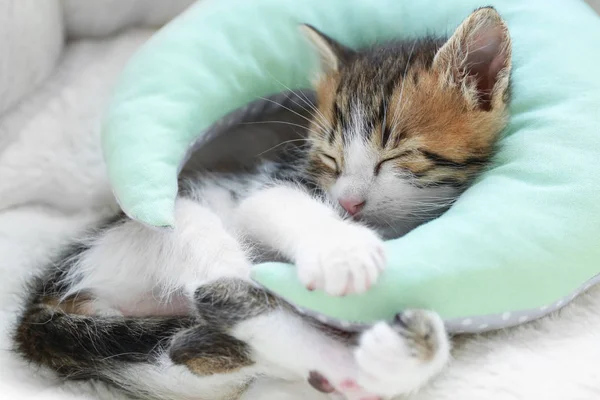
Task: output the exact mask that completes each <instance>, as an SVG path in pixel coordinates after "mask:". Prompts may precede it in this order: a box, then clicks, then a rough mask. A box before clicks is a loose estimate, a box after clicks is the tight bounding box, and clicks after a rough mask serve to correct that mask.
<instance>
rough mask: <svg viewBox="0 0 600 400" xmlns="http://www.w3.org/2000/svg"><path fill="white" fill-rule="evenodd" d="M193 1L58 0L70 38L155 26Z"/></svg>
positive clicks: (167, 19)
mask: <svg viewBox="0 0 600 400" xmlns="http://www.w3.org/2000/svg"><path fill="white" fill-rule="evenodd" d="M34 1H35V0H34ZM194 1H195V0H168V1H164V0H127V1H123V0H62V3H63V7H64V20H65V21H64V23H65V30H66V32H67V34H68V35H69V36H70V37H72V38H86V37H104V36H108V35H113V34H115V33H117V32H119V31H121V30H123V29H126V28H129V27H131V26H146V27H153V28H158V27H160V26H161V25H163V24H164V23H165V22H167V21H169V20H170V19H171V18H173V17H175V16H176V15H177V14H179V13H180V12H181V11H183V10H184V9H185V8H186V7H188V6H189V5H190V4H192V3H193V2H194Z"/></svg>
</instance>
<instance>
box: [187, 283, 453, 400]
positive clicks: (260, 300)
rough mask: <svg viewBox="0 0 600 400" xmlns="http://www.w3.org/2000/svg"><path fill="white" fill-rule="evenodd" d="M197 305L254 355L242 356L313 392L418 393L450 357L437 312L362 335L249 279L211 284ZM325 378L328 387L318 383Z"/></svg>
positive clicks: (407, 315) (415, 314)
mask: <svg viewBox="0 0 600 400" xmlns="http://www.w3.org/2000/svg"><path fill="white" fill-rule="evenodd" d="M196 305H197V308H198V313H199V315H200V316H206V318H207V320H208V321H209V322H210V321H211V320H212V321H213V322H211V325H215V324H217V321H220V322H221V324H220V326H221V327H222V328H223V329H224V330H225V331H226V332H227V333H228V337H233V338H235V339H237V340H239V341H240V342H241V343H244V344H245V346H247V347H244V349H245V351H246V350H247V351H249V352H248V353H244V352H242V353H243V354H252V359H253V362H255V363H257V364H259V365H267V366H270V368H268V370H267V371H266V374H267V376H271V377H273V378H280V379H288V380H303V381H307V380H309V378H310V383H311V384H312V385H313V387H317V388H319V389H320V390H321V391H324V392H331V391H334V392H338V393H342V394H343V395H345V396H346V398H348V399H350V400H355V399H356V400H360V399H367V398H373V396H374V395H376V396H392V395H399V394H404V393H408V392H411V391H413V390H415V389H417V388H419V387H421V386H422V385H423V384H424V383H426V382H427V381H428V380H429V379H431V378H432V377H433V376H435V375H436V374H437V373H438V372H439V371H440V370H441V369H442V367H443V366H444V365H445V363H446V361H447V360H448V357H449V342H448V339H447V337H446V334H445V330H444V326H443V323H442V321H441V320H440V318H439V317H438V316H437V315H436V314H434V313H430V312H425V311H406V312H404V313H403V314H401V315H399V316H398V317H397V319H396V321H394V322H393V323H390V324H387V323H380V324H377V325H375V326H374V327H373V328H371V329H369V330H367V331H366V332H365V333H363V334H362V335H360V338H356V337H355V335H354V337H353V335H344V334H342V333H341V332H339V331H327V329H326V327H324V326H322V325H320V326H316V325H314V324H313V323H311V322H310V321H309V320H307V319H305V318H302V317H300V316H298V315H296V314H295V313H293V312H291V310H290V309H289V306H286V305H285V304H283V303H281V302H280V301H279V300H277V299H276V298H274V297H273V296H270V295H268V294H267V293H265V292H264V291H263V290H261V289H260V288H257V287H255V286H253V285H252V284H249V283H247V282H245V281H239V280H230V279H226V280H218V281H215V282H212V283H210V284H207V285H204V286H203V287H200V288H199V289H198V291H197V292H196ZM356 339H358V345H357V343H356ZM225 342H227V343H229V342H230V340H228V341H225ZM196 343H199V341H196ZM236 343H237V342H236ZM208 347H209V348H210V346H208ZM239 348H240V346H238V345H235V346H232V347H231V349H232V350H236V351H232V353H234V354H239V353H240V352H239V351H237V349H239ZM195 349H196V351H197V350H198V345H197V346H196V347H195ZM210 351H214V350H210ZM210 351H209V350H208V348H207V352H210ZM236 357H237V356H236ZM198 359H201V357H198ZM188 362H190V363H193V360H188ZM318 376H321V377H323V381H322V382H318V381H316V380H315V377H318ZM332 394H334V393H332Z"/></svg>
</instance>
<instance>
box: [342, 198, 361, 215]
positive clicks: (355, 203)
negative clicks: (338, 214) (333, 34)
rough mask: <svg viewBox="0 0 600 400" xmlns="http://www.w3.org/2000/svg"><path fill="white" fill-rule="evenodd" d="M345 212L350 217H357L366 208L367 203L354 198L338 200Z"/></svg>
mask: <svg viewBox="0 0 600 400" xmlns="http://www.w3.org/2000/svg"><path fill="white" fill-rule="evenodd" d="M338 201H339V202H340V205H341V206H342V208H343V209H344V210H346V211H347V212H348V214H350V215H356V213H358V212H359V211H360V210H362V208H363V207H364V206H365V203H366V201H365V200H363V199H357V198H353V197H346V198H343V199H339V200H338Z"/></svg>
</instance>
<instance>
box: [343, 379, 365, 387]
mask: <svg viewBox="0 0 600 400" xmlns="http://www.w3.org/2000/svg"><path fill="white" fill-rule="evenodd" d="M340 389H343V390H358V389H360V386H358V383H356V381H354V380H352V379H346V380H345V381H342V383H340Z"/></svg>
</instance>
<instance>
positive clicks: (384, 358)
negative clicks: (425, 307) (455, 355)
mask: <svg viewBox="0 0 600 400" xmlns="http://www.w3.org/2000/svg"><path fill="white" fill-rule="evenodd" d="M448 358H449V343H448V339H447V337H446V333H445V329H444V325H443V322H442V321H441V319H440V318H439V316H437V314H434V313H431V312H427V311H406V312H404V313H403V314H401V315H399V316H398V317H397V320H396V322H395V323H393V324H388V323H385V322H380V323H378V324H376V325H375V326H373V328H371V329H370V330H368V331H366V332H365V333H364V334H363V336H362V337H361V340H360V344H359V346H358V348H357V349H356V351H355V359H356V363H357V366H358V369H359V371H358V379H357V382H358V384H359V385H360V386H361V387H362V388H364V389H366V390H368V391H369V392H372V393H377V394H378V395H380V396H385V397H391V396H397V395H401V394H406V393H410V392H412V391H414V390H416V389H419V388H420V387H421V386H423V385H424V384H425V383H427V381H429V380H430V379H431V378H432V377H433V376H435V375H436V374H438V373H439V372H440V371H441V369H442V368H443V367H444V365H445V364H446V362H447V361H448Z"/></svg>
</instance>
